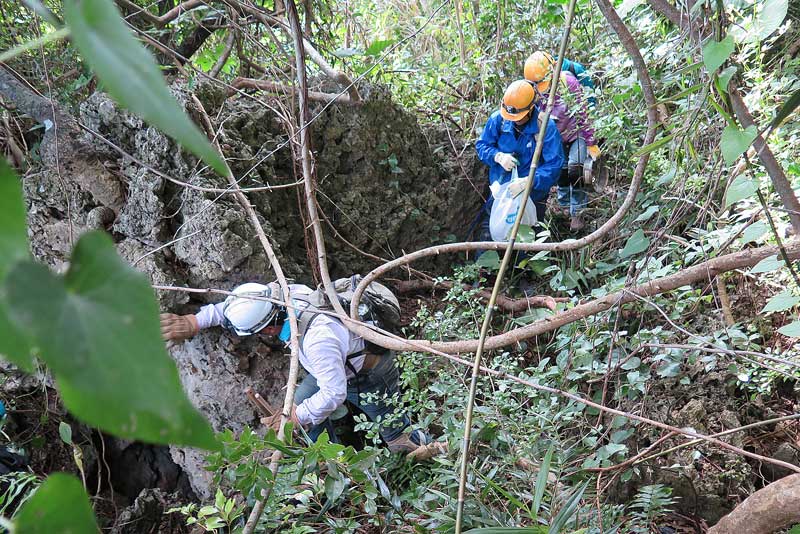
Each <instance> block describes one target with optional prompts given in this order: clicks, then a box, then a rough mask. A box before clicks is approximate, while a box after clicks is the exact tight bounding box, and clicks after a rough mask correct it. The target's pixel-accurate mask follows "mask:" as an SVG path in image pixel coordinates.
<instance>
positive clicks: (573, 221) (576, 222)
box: [569, 215, 586, 232]
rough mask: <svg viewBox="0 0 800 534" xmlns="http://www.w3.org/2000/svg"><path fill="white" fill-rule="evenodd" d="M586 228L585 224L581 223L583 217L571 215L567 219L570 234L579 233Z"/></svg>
mask: <svg viewBox="0 0 800 534" xmlns="http://www.w3.org/2000/svg"><path fill="white" fill-rule="evenodd" d="M585 226H586V223H585V222H583V217H581V216H580V215H573V216H572V217H570V219H569V231H570V232H580V231H581V230H583V228H584V227H585Z"/></svg>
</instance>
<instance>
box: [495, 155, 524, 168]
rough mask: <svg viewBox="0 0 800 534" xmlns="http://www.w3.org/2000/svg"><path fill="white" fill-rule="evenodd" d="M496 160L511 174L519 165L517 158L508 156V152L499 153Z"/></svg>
mask: <svg viewBox="0 0 800 534" xmlns="http://www.w3.org/2000/svg"><path fill="white" fill-rule="evenodd" d="M494 160H495V161H496V162H497V163H498V164H499V165H500V166H501V167H503V169H505V170H506V172H511V170H512V169H513V168H514V167H516V166H517V165H519V161H517V158H515V157H514V156H512V155H511V154H508V153H506V152H498V153H497V154H495V155H494Z"/></svg>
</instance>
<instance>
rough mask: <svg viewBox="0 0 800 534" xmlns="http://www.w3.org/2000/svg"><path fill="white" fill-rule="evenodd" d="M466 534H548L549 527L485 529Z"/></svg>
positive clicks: (475, 529)
mask: <svg viewBox="0 0 800 534" xmlns="http://www.w3.org/2000/svg"><path fill="white" fill-rule="evenodd" d="M464 534H547V527H542V526H539V527H484V528H473V529H472V530H467V531H466V532H465V533H464Z"/></svg>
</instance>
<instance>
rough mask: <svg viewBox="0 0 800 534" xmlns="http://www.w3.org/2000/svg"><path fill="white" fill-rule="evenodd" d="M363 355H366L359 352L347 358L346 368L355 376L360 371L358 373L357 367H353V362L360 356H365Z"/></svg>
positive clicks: (361, 351) (345, 361)
mask: <svg viewBox="0 0 800 534" xmlns="http://www.w3.org/2000/svg"><path fill="white" fill-rule="evenodd" d="M363 355H364V351H363V350H359V351H357V352H354V353H352V354H348V355H347V356H345V360H344V365H345V367H347V368H348V369H350V371H351V372H352V373H353V376H355V375H357V374H358V371H356V367H355V366H354V365H353V362H352V360H354V359H356V358H358V357H359V356H363Z"/></svg>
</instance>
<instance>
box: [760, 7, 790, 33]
mask: <svg viewBox="0 0 800 534" xmlns="http://www.w3.org/2000/svg"><path fill="white" fill-rule="evenodd" d="M788 11H789V0H766V2H764V5H762V6H760V7H759V8H758V13H757V14H756V18H755V20H754V21H753V32H754V33H755V35H757V36H758V38H759V39H766V38H767V37H769V35H770V34H771V33H772V32H774V31H775V30H777V29H778V28H779V27H780V25H781V23H782V22H783V19H785V18H786V14H787V12H788Z"/></svg>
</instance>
